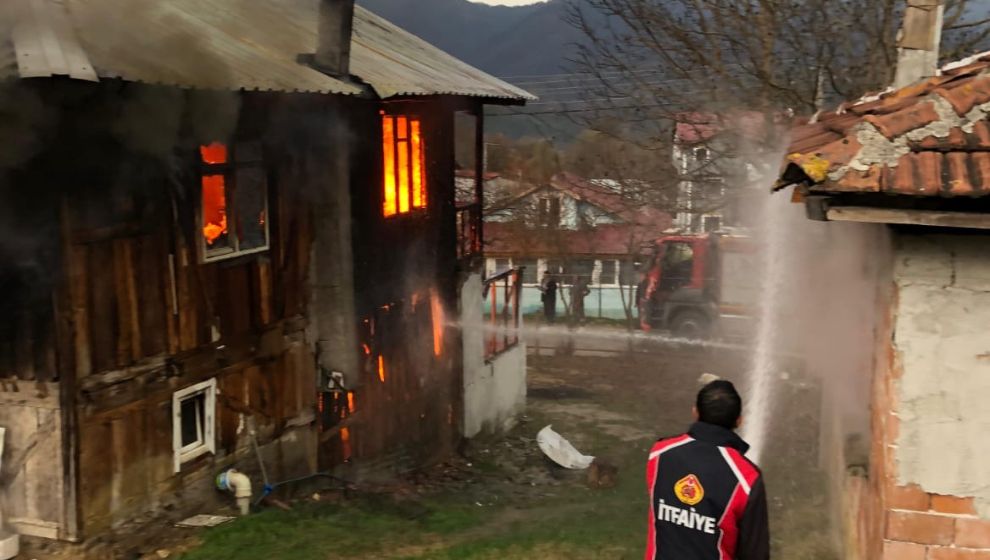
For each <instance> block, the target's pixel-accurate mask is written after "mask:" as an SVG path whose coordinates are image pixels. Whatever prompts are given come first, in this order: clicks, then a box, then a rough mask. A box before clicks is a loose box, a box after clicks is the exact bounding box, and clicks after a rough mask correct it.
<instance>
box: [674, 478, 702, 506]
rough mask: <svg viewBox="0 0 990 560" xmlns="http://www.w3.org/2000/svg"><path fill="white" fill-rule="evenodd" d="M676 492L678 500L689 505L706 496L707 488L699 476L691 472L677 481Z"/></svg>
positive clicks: (695, 503)
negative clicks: (702, 484) (703, 485)
mask: <svg viewBox="0 0 990 560" xmlns="http://www.w3.org/2000/svg"><path fill="white" fill-rule="evenodd" d="M674 494H675V495H676V496H677V499H678V500H680V501H682V502H684V503H685V504H687V505H689V506H694V505H697V504H698V502H700V501H701V500H702V499H703V498H704V497H705V489H704V487H702V486H701V481H700V480H698V477H696V476H694V475H693V474H689V475H687V476H685V477H684V478H682V479H680V480H678V481H677V484H675V485H674Z"/></svg>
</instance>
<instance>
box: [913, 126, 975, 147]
mask: <svg viewBox="0 0 990 560" xmlns="http://www.w3.org/2000/svg"><path fill="white" fill-rule="evenodd" d="M968 146H969V143H968V140H967V139H966V133H965V132H963V130H962V129H961V128H958V127H957V128H953V129H952V130H950V131H949V135H948V136H945V137H942V138H939V137H936V136H926V137H925V138H924V139H923V140H921V141H920V142H917V143H915V144H914V145H913V146H912V147H913V148H915V149H920V150H936V151H938V150H953V149H965V148H967V147H968Z"/></svg>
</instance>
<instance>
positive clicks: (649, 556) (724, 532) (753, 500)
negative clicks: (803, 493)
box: [646, 422, 770, 560]
mask: <svg viewBox="0 0 990 560" xmlns="http://www.w3.org/2000/svg"><path fill="white" fill-rule="evenodd" d="M748 449H749V445H747V444H746V442H744V441H743V440H742V438H740V437H739V436H738V435H736V434H735V432H733V431H731V430H727V429H725V428H722V427H720V426H715V425H713V424H706V423H704V422H698V423H696V424H694V425H693V426H691V429H690V430H689V431H688V433H686V434H684V435H681V436H677V437H673V438H666V439H661V440H660V441H658V442H657V443H656V444H655V445H654V446H653V449H651V450H650V458H649V462H648V463H647V467H646V482H647V488H648V491H649V493H650V517H649V537H648V539H647V543H646V560H767V559H768V558H770V531H769V528H768V525H767V495H766V489H765V488H764V486H763V476H762V474H761V473H760V469H759V468H758V467H757V466H756V465H754V464H753V463H752V462H751V461H750V460H749V459H747V458H746V457H745V456H744V454H745V453H746V451H747V450H748Z"/></svg>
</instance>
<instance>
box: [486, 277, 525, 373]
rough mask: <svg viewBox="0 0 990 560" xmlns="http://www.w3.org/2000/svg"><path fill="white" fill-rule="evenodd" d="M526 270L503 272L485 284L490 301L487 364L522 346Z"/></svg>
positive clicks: (488, 301)
mask: <svg viewBox="0 0 990 560" xmlns="http://www.w3.org/2000/svg"><path fill="white" fill-rule="evenodd" d="M522 275H523V267H519V268H512V269H509V270H506V271H505V272H500V273H499V274H496V275H495V276H492V277H491V278H489V279H487V280H485V286H484V292H483V294H482V295H483V297H484V298H485V299H486V300H487V307H488V321H487V325H486V329H485V360H486V361H487V360H491V359H493V358H495V357H496V356H498V355H499V354H501V353H502V352H505V351H506V350H510V349H512V348H513V347H514V346H516V345H517V344H519V317H520V312H519V301H520V297H521V295H522Z"/></svg>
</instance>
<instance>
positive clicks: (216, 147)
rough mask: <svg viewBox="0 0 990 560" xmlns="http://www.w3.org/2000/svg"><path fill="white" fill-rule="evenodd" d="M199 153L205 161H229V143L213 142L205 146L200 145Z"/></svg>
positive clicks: (216, 162) (214, 162) (215, 162)
mask: <svg viewBox="0 0 990 560" xmlns="http://www.w3.org/2000/svg"><path fill="white" fill-rule="evenodd" d="M199 155H200V157H202V158H203V163H209V164H219V163H227V145H226V144H221V143H220V142H213V143H211V144H206V145H205V146H200V147H199Z"/></svg>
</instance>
